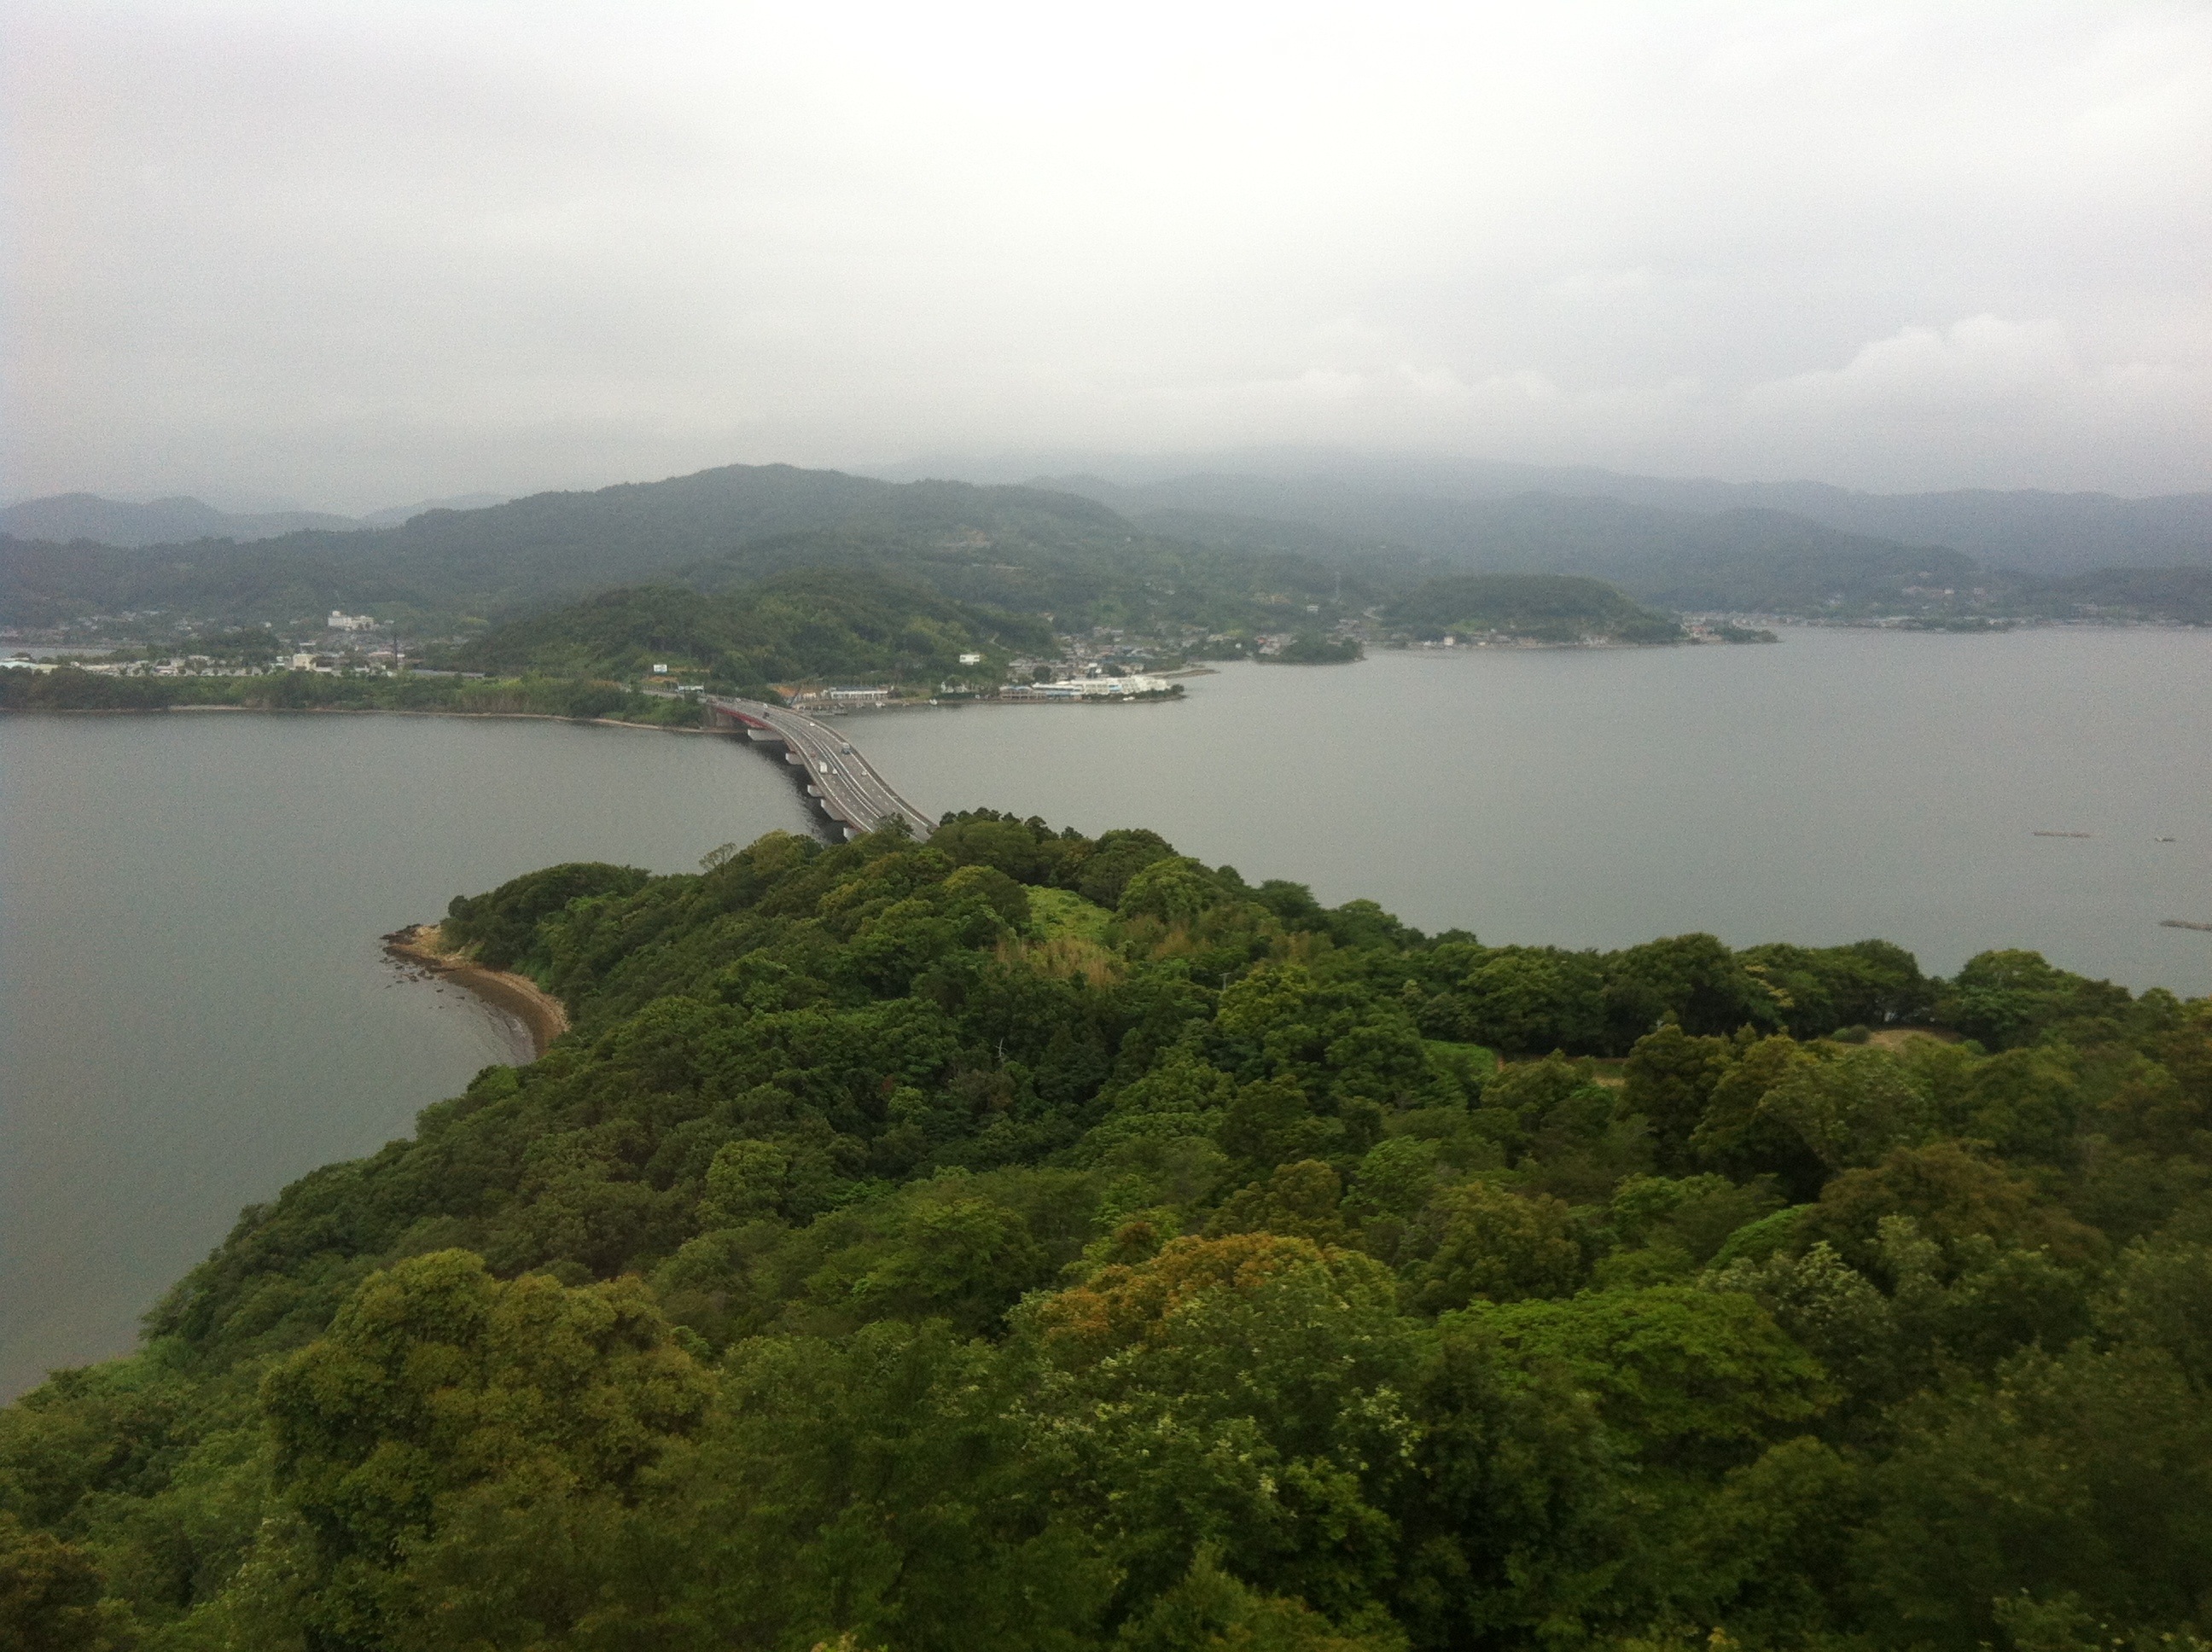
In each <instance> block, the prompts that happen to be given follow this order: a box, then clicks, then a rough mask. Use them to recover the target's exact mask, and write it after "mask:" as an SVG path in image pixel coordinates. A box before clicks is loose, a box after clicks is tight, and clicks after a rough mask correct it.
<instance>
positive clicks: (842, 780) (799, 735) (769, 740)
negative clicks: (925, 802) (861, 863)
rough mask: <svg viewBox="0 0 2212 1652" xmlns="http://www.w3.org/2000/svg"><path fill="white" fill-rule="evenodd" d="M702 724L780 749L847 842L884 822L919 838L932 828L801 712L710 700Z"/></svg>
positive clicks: (832, 733) (836, 737)
mask: <svg viewBox="0 0 2212 1652" xmlns="http://www.w3.org/2000/svg"><path fill="white" fill-rule="evenodd" d="M707 722H708V727H710V728H720V729H725V730H727V731H729V732H732V733H735V732H743V733H744V736H745V738H747V739H750V740H752V741H754V742H756V743H757V744H762V745H781V747H783V749H784V761H785V762H788V763H791V764H793V766H794V767H796V768H803V769H805V771H806V790H807V793H808V794H809V795H810V796H811V797H812V798H813V799H814V800H815V802H816V803H817V804H819V805H821V808H822V812H823V814H825V815H827V816H829V818H830V819H831V820H833V821H835V822H836V823H837V824H838V825H840V826H842V827H843V828H844V829H845V835H846V836H848V837H858V836H859V835H860V834H861V833H863V832H872V831H873V830H875V829H876V828H877V826H878V825H879V824H881V823H883V822H884V821H886V820H903V821H904V822H906V823H907V824H908V826H909V827H911V828H912V829H913V830H914V835H915V836H916V837H917V838H923V837H927V836H928V835H929V834H930V831H931V829H933V827H934V826H935V825H936V824H937V823H936V822H935V821H933V820H932V819H931V818H930V817H928V816H927V815H925V814H924V813H922V812H921V810H919V809H917V808H915V806H914V805H912V804H911V803H908V801H907V800H906V799H904V798H902V797H901V796H900V795H899V794H898V793H896V791H894V790H892V789H891V784H890V781H889V780H885V779H884V777H883V776H882V775H881V774H878V773H876V771H875V769H874V768H872V767H871V766H870V765H869V762H868V760H867V759H866V757H864V756H861V755H860V752H859V751H858V750H855V749H854V745H853V743H852V742H851V741H850V740H848V739H847V738H845V737H844V736H843V735H842V734H841V733H839V732H837V731H836V729H833V728H831V727H829V726H828V725H827V724H825V723H821V722H817V720H815V719H813V718H811V717H809V716H808V715H806V714H805V713H804V712H798V711H793V710H792V709H791V708H789V707H787V706H770V705H766V704H763V702H762V701H757V700H727V699H721V698H718V697H716V696H714V695H708V699H707Z"/></svg>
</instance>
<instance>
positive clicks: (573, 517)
mask: <svg viewBox="0 0 2212 1652" xmlns="http://www.w3.org/2000/svg"><path fill="white" fill-rule="evenodd" d="M1730 496H1731V497H1733V495H1730ZM2006 497H2008V498H2009V497H2011V496H2009V495H2008V496H2006ZM2067 497H2073V496H2070V495H2069V496H2067ZM33 502H34V503H51V502H52V501H33ZM96 502H104V501H96ZM2128 502H2129V501H2113V503H2114V504H2115V505H2116V506H2118V505H2124V504H2127V503H2128ZM2136 502H2138V503H2140V502H2142V501H2136ZM2151 502H2153V503H2157V502H2159V501H2151ZM2164 502H2165V503H2166V505H2170V506H2172V510H2173V513H2174V519H2175V520H2176V521H2184V520H2185V519H2186V516H2187V512H2186V510H2185V508H2184V507H2185V506H2186V504H2187V499H2186V498H2180V497H2178V500H2177V501H2164ZM16 508H17V510H18V511H19V512H20V511H22V510H24V509H25V508H26V507H16ZM133 508H142V509H151V508H152V507H133ZM202 508H203V509H204V508H205V507H202ZM197 520H199V521H201V522H202V523H204V520H205V519H204V518H203V519H197ZM344 520H345V521H346V523H347V525H345V526H344V527H343V528H337V529H333V528H329V527H317V528H312V529H307V530H303V531H292V532H289V533H283V534H280V535H277V536H276V537H274V538H260V539H253V540H249V541H246V542H242V543H240V542H233V541H231V540H227V539H224V538H206V537H201V538H193V539H190V540H184V541H175V542H171V543H167V544H155V545H147V546H140V547H137V548H117V547H111V546H105V545H101V544H94V543H89V542H87V541H84V540H78V541H76V542H73V543H57V542H54V541H52V540H34V539H30V538H23V537H21V536H20V535H19V534H18V533H17V532H16V531H14V530H13V529H11V528H9V527H8V525H7V524H6V523H4V522H0V623H5V624H10V625H31V626H51V625H55V624H59V623H69V622H73V621H79V620H83V619H86V618H88V617H89V616H121V615H138V616H147V615H166V616H171V617H170V620H169V621H167V622H165V623H173V622H174V621H175V620H177V619H179V618H183V619H188V620H190V621H191V622H193V623H202V622H208V621H215V622H220V623H259V622H269V623H277V624H298V623H302V622H304V621H306V620H308V619H319V618H320V616H322V615H324V614H325V613H327V612H328V611H329V610H331V609H332V608H343V609H346V610H349V611H354V612H369V613H374V614H376V615H378V616H381V617H384V618H386V619H391V620H393V621H395V622H397V623H402V624H404V625H407V626H410V627H418V628H419V627H422V626H426V625H427V626H433V627H436V628H440V629H445V628H449V627H459V628H461V629H473V628H474V627H475V626H477V625H479V624H483V623H495V622H500V621H503V620H508V619H513V618H515V617H518V616H522V615H525V614H528V613H532V612H538V611H543V610H547V609H550V608H553V607H556V606H559V605H561V604H568V603H574V602H575V601H577V600H578V599H580V598H585V597H588V596H591V595H592V594H593V593H596V592H605V591H609V590H611V589H615V588H618V587H625V586H642V585H653V586H671V585H674V586H686V587H688V588H690V589H693V590H696V591H699V592H706V593H717V592H731V591H735V590H738V589H739V588H741V587H744V586H750V585H753V584H756V583H757V582H759V581H761V580H765V579H769V578H771V577H774V576H775V575H777V574H784V573H787V572H790V571H793V570H796V569H801V568H847V569H869V570H873V571H875V572H877V573H880V574H887V575H890V576H892V577H894V578H896V579H897V580H902V581H905V582H908V583H912V584H917V585H920V586H925V587H927V589H928V590H929V591H931V592H933V593H934V594H935V595H936V596H938V597H939V598H944V599H945V600H947V601H951V602H954V603H958V604H967V605H969V606H971V607H978V608H986V609H991V610H999V611H1001V612H1005V613H1021V614H1028V615H1033V616H1041V617H1042V618H1043V619H1044V620H1045V621H1046V622H1047V623H1051V624H1054V625H1056V626H1059V627H1060V628H1062V629H1068V628H1074V629H1087V628H1089V627H1091V626H1094V625H1105V626H1129V625H1139V626H1145V625H1152V624H1156V623H1175V624H1178V625H1182V626H1190V625H1197V626H1200V627H1201V628H1203V629H1208V630H1229V629H1253V630H1259V631H1277V630H1284V629H1312V628H1313V625H1314V624H1316V623H1318V624H1320V625H1322V626H1324V627H1325V626H1326V625H1327V624H1328V623H1333V621H1332V620H1330V619H1323V618H1320V617H1319V616H1323V615H1328V616H1337V617H1354V616H1358V615H1359V614H1360V613H1362V612H1364V611H1366V610H1370V609H1372V608H1376V607H1379V606H1381V605H1383V604H1387V603H1388V602H1389V601H1390V600H1391V598H1393V597H1394V596H1395V594H1397V593H1399V592H1402V591H1404V590H1406V589H1407V588H1409V587H1411V586H1416V585H1419V584H1420V583H1422V582H1423V581H1425V580H1431V579H1434V578H1436V577H1437V576H1439V575H1445V574H1555V575H1571V576H1579V577H1583V578H1589V579H1597V580H1606V581H1607V582H1609V583H1611V584H1613V585H1615V586H1619V587H1620V590H1621V591H1623V592H1626V593H1627V595H1628V596H1630V597H1631V598H1634V599H1635V600H1636V601H1637V602H1638V603H1641V604H1650V605H1654V606H1658V607H1662V608H1668V609H1674V610H1688V611H1719V612H1739V613H1741V612H1768V613H1787V614H1798V615H1805V616H1818V617H1827V618H1835V619H1853V618H1865V617H1872V616H1904V617H1911V618H1917V619H1928V620H1934V621H1948V620H1952V619H1956V618H1962V617H1967V616H1975V617H1979V618H1986V617H1988V616H2002V615H2007V614H2010V615H2020V616H2047V617H2069V616H2082V617H2098V616H2105V617H2116V618H2117V617H2138V618H2157V619H2178V620H2182V621H2185V622H2187V623H2196V622H2195V616H2197V614H2199V613H2201V611H2202V610H2203V596H2202V593H2201V592H2200V591H2199V589H2198V587H2197V586H2196V585H2195V584H2192V583H2191V582H2190V581H2188V580H2177V579H2176V578H2173V577H2171V576H2172V574H2173V572H2174V569H2173V568H2172V567H2171V566H2169V567H2168V568H2166V569H2164V570H2160V569H2157V568H2148V569H2146V568H2144V567H2143V565H2142V562H2137V563H2136V571H2135V572H2134V573H2132V574H2130V575H2129V577H2127V578H2126V579H2124V580H2119V582H2118V583H2117V584H2113V583H2111V582H2109V581H2107V583H2106V584H2105V585H2100V586H2090V585H2084V586H2081V587H2080V588H2079V589H2075V588H2074V587H2073V586H2070V585H2069V580H2075V579H2078V578H2079V577H2081V575H2080V574H2079V572H2077V571H2075V570H2067V571H2063V572H2056V571H2052V570H2050V569H2044V570H2037V569H2034V568H2028V569H2027V570H2025V571H2022V570H2019V569H2012V570H2008V569H2006V568H2002V567H1992V566H1990V559H1988V558H1983V559H1980V560H1978V559H1977V558H1976V557H1974V556H1971V555H1969V554H1968V553H1967V552H1966V551H1964V550H1960V549H1957V548H1955V547H1952V546H1948V545H1944V544H1936V543H1931V542H1920V543H1913V542H1909V541H1905V540H1900V539H1896V538H1887V537H1882V536H1879V535H1873V534H1867V533H1862V532H1857V531H1852V530H1850V529H1845V528H1839V527H1836V526H1833V525H1829V524H1826V523H1823V522H1820V521H1816V520H1814V519H1811V518H1809V517H1807V516H1803V515H1800V514H1797V513H1792V512H1788V511H1782V510H1777V509H1772V508H1769V507H1763V506H1753V505H1745V504H1742V503H1736V504H1732V505H1730V506H1729V507H1728V508H1725V509H1722V510H1718V511H1695V510H1688V509H1680V508H1674V507H1665V506H1660V505H1655V504H1650V503H1643V502H1638V501H1633V500H1626V499H1620V498H1613V497H1608V496H1601V495H1574V494H1560V493H1550V492H1542V491H1533V492H1532V491H1522V492H1519V493H1515V494H1488V495H1485V494H1480V493H1479V492H1476V491H1474V490H1473V484H1472V483H1469V484H1468V491H1467V492H1466V493H1465V494H1464V495H1463V496H1462V495H1454V494H1449V493H1447V492H1439V491H1435V490H1427V491H1424V490H1422V489H1416V488H1413V487H1409V486H1404V487H1401V486H1385V485H1382V484H1381V483H1377V482H1376V481H1374V480H1372V479H1370V480H1360V479H1358V478H1355V477H1342V476H1305V477H1282V476H1262V475H1253V474H1239V473H1231V472H1209V473H1199V474H1192V475H1185V476H1181V477H1167V478H1158V479H1154V480H1152V481H1145V482H1116V481H1114V480H1112V479H1110V478H1105V477H1098V476H1095V475H1074V476H1063V477H1047V478H1043V479H1042V480H1041V481H1039V482H1037V483H1032V484H1009V483H969V482H958V481H944V480H918V481H912V482H903V483H895V482H890V481H886V480H884V479H882V478H880V477H865V476H856V475H853V474H849V473H847V472H844V471H813V470H804V469H800V468H799V467H797V466H793V465H725V466H720V467H718V468H716V469H714V470H708V471H699V472H696V473H695V474H693V475H690V476H683V477H669V478H666V479H665V480H663V481H659V482H651V483H622V484H618V485H617V486H614V487H609V488H601V489H594V490H592V491H588V492H562V493H543V494H534V495H530V496H528V497H526V498H523V499H517V500H513V501H507V502H506V503H502V504H497V505H491V506H487V507H482V508H477V509H467V510H456V509H452V508H434V509H430V510H427V511H422V512H419V513H416V514H413V515H411V516H410V517H409V519H407V520H406V521H404V522H403V523H401V524H400V525H397V526H390V527H372V526H367V525H362V523H359V522H356V521H353V520H352V519H344ZM2146 560H2147V559H2146ZM2167 562H2168V563H2169V564H2172V563H2174V562H2183V563H2184V566H2183V568H2182V570H2181V571H2183V572H2186V571H2187V565H2186V562H2185V559H2181V558H2177V557H2173V556H2169V557H2168V558H2167ZM2195 566H2197V567H2198V568H2212V552H2208V553H2207V554H2206V555H2204V556H2203V557H2201V558H2200V560H2199V562H2197V564H2196V565H2195ZM2088 571H2089V572H2093V573H2099V574H2106V573H2110V572H2111V571H2112V570H2111V569H2110V568H2109V567H2107V568H2093V569H2091V570H2088Z"/></svg>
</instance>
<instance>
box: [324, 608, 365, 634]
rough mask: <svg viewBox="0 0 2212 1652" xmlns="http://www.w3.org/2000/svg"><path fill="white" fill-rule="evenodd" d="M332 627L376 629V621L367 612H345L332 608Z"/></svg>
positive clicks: (354, 629)
mask: <svg viewBox="0 0 2212 1652" xmlns="http://www.w3.org/2000/svg"><path fill="white" fill-rule="evenodd" d="M330 629H331V630H333V631H374V629H376V622H375V621H374V619H372V618H370V617H369V616H368V615H367V614H343V613H340V612H339V611H338V610H337V609H335V608H333V609H331V625H330Z"/></svg>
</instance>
